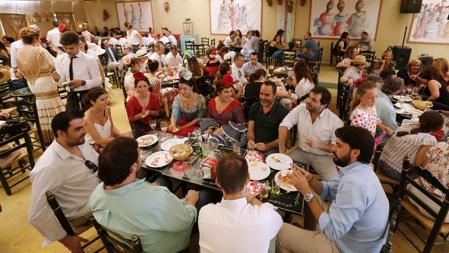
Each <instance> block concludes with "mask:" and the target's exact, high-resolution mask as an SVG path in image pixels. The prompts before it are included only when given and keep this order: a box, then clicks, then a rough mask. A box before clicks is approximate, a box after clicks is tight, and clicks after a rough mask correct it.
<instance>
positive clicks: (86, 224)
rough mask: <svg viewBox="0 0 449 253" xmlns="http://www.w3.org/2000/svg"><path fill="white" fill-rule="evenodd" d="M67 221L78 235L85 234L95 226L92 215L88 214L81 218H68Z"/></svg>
mask: <svg viewBox="0 0 449 253" xmlns="http://www.w3.org/2000/svg"><path fill="white" fill-rule="evenodd" d="M67 220H68V221H69V223H70V226H71V227H72V229H73V232H75V234H76V235H80V234H82V233H84V232H85V231H86V230H88V229H89V228H91V227H92V226H93V223H92V214H91V213H87V214H85V215H83V216H81V217H76V218H67Z"/></svg>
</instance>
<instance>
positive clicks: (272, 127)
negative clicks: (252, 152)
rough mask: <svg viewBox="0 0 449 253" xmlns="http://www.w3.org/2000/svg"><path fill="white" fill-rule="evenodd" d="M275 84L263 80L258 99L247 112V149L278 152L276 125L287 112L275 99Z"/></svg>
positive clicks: (270, 152)
mask: <svg viewBox="0 0 449 253" xmlns="http://www.w3.org/2000/svg"><path fill="white" fill-rule="evenodd" d="M276 90H277V87H276V84H274V83H273V82H271V81H265V83H263V84H262V86H261V87H260V95H259V98H260V101H259V102H256V103H254V104H253V105H252V106H251V109H250V111H249V114H248V133H247V139H248V144H247V146H248V149H256V150H259V151H262V152H265V155H270V154H272V153H278V152H279V149H278V147H279V145H278V144H279V143H278V126H279V124H280V123H281V122H282V120H283V119H284V117H285V116H286V115H287V114H288V109H287V108H285V107H284V106H282V105H281V103H279V102H278V101H277V100H276Z"/></svg>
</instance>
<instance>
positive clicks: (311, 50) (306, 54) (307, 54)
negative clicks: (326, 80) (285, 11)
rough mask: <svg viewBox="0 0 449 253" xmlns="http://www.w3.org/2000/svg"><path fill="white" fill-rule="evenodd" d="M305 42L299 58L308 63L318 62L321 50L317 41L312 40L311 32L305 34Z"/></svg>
mask: <svg viewBox="0 0 449 253" xmlns="http://www.w3.org/2000/svg"><path fill="white" fill-rule="evenodd" d="M304 41H305V44H304V47H303V52H302V53H301V54H299V55H298V56H299V57H300V58H303V59H305V60H306V61H316V60H318V57H319V54H320V48H319V47H318V43H317V42H316V40H314V39H312V34H311V33H310V32H306V33H304Z"/></svg>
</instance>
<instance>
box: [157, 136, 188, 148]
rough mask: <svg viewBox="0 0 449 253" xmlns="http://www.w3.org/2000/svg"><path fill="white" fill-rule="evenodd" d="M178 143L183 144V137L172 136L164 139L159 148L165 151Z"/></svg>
mask: <svg viewBox="0 0 449 253" xmlns="http://www.w3.org/2000/svg"><path fill="white" fill-rule="evenodd" d="M178 144H184V139H177V138H174V139H169V140H166V141H164V142H163V143H162V144H161V149H162V150H165V151H169V150H170V149H171V147H173V146H174V145H178Z"/></svg>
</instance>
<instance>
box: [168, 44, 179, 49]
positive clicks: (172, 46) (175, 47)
mask: <svg viewBox="0 0 449 253" xmlns="http://www.w3.org/2000/svg"><path fill="white" fill-rule="evenodd" d="M173 49H176V50H178V49H179V48H178V47H177V46H176V45H171V46H170V50H173Z"/></svg>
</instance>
